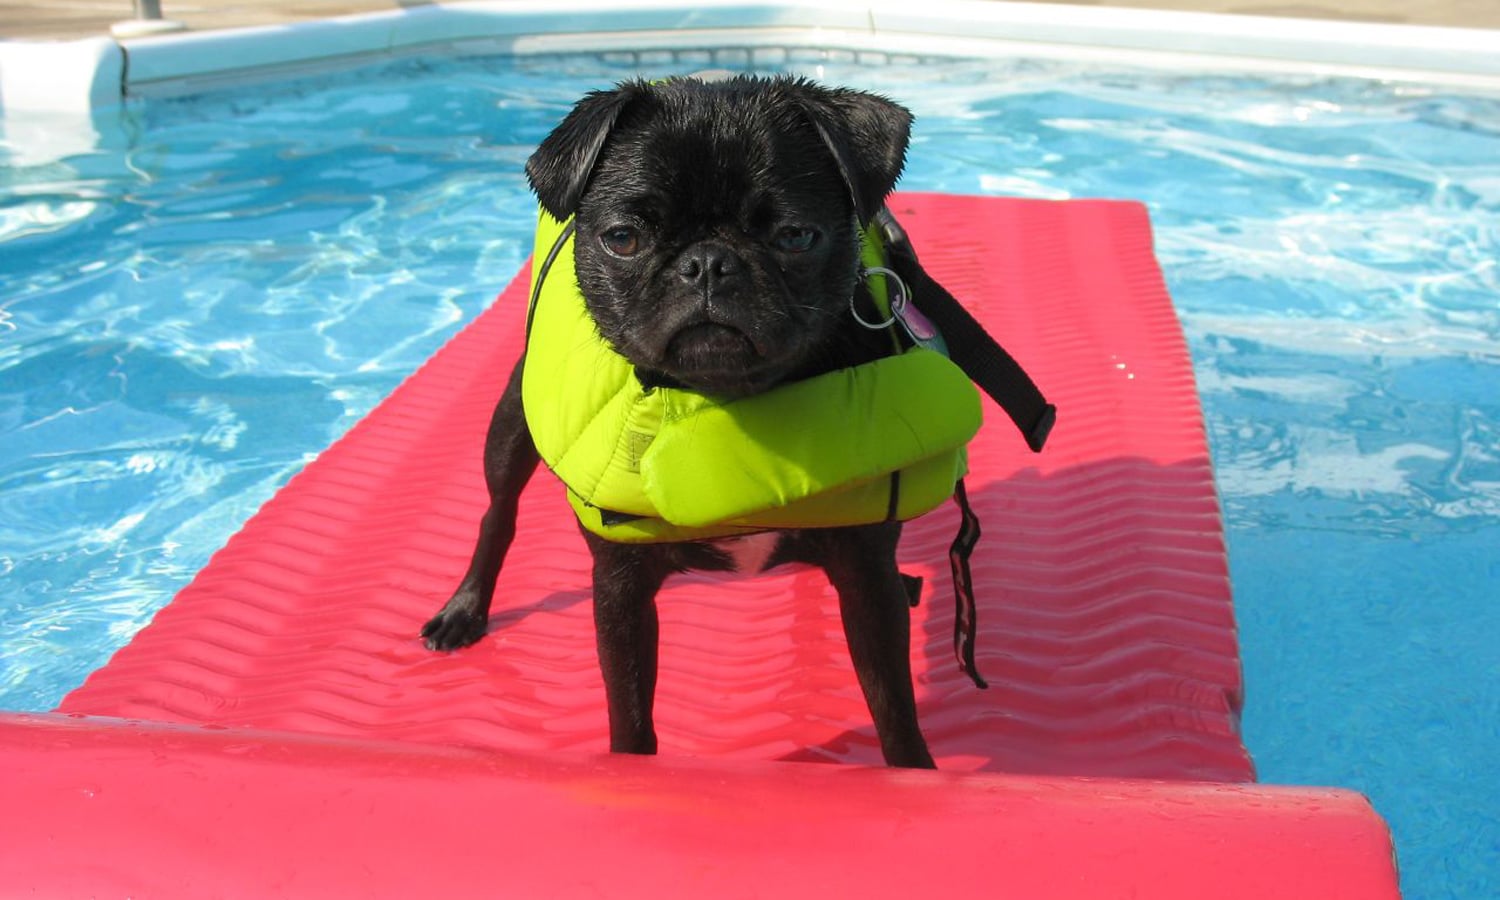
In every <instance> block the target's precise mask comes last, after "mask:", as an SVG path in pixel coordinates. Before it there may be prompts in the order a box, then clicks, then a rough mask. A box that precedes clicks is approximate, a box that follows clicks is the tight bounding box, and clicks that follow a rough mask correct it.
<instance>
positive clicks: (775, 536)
mask: <svg viewBox="0 0 1500 900" xmlns="http://www.w3.org/2000/svg"><path fill="white" fill-rule="evenodd" d="M780 541H781V534H780V533H779V532H775V531H766V532H762V533H760V534H751V535H746V536H745V537H736V538H723V539H721V540H717V541H713V542H712V543H713V546H714V549H715V550H718V551H719V552H720V553H722V554H724V555H725V556H726V557H728V558H729V562H730V564H731V568H730V571H733V572H737V573H739V574H741V575H756V574H759V573H760V572H763V571H765V568H766V563H768V562H770V561H771V554H773V553H775V552H776V545H777V543H779V542H780Z"/></svg>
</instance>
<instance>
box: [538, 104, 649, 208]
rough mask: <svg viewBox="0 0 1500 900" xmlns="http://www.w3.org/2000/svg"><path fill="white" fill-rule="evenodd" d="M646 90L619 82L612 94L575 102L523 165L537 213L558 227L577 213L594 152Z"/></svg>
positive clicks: (594, 158) (597, 153)
mask: <svg viewBox="0 0 1500 900" xmlns="http://www.w3.org/2000/svg"><path fill="white" fill-rule="evenodd" d="M645 90H646V85H645V84H643V83H641V82H623V83H621V84H619V85H617V86H616V87H615V89H614V90H611V91H593V92H590V93H589V94H587V95H585V96H584V98H583V99H582V100H579V101H578V103H577V104H576V105H574V107H573V109H572V110H571V111H570V112H569V113H568V115H567V116H566V117H565V118H564V119H563V120H562V122H561V123H560V124H559V125H558V126H557V127H556V128H554V129H553V130H552V133H551V134H549V135H547V137H546V139H545V140H543V141H542V143H541V146H539V147H537V149H536V152H535V153H533V154H531V158H530V159H528V160H526V178H527V180H529V181H530V182H531V189H532V190H533V191H535V192H536V196H537V200H539V201H540V202H541V204H542V208H543V209H545V210H546V211H547V213H548V214H549V215H551V216H552V217H553V218H554V219H558V220H559V221H561V220H563V219H566V218H567V217H568V216H571V215H573V213H575V212H577V211H578V201H580V200H581V199H583V192H584V190H585V189H587V188H588V185H589V178H590V177H591V176H592V175H593V173H594V164H595V163H596V162H597V161H598V159H599V151H601V150H603V149H604V144H605V141H607V140H608V139H609V133H610V132H611V131H612V130H614V127H615V123H616V122H618V121H619V119H620V114H621V113H622V112H624V111H625V108H626V107H627V106H629V105H630V103H631V101H633V100H635V99H636V97H638V96H640V94H641V93H642V92H644V91H645Z"/></svg>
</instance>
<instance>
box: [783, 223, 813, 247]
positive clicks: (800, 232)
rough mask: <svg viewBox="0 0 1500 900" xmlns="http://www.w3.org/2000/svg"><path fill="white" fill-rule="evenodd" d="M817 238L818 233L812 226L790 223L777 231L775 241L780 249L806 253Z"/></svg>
mask: <svg viewBox="0 0 1500 900" xmlns="http://www.w3.org/2000/svg"><path fill="white" fill-rule="evenodd" d="M817 239H818V233H817V232H816V231H814V230H812V229H811V228H800V227H797V226H795V225H788V226H787V227H785V228H783V229H781V230H780V231H778V232H776V238H775V240H774V243H775V244H776V249H778V250H785V251H787V252H788V253H804V252H806V251H807V250H809V249H811V248H812V245H813V242H814V241H816V240H817Z"/></svg>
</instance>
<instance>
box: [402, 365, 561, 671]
mask: <svg viewBox="0 0 1500 900" xmlns="http://www.w3.org/2000/svg"><path fill="white" fill-rule="evenodd" d="M525 365H526V358H525V356H524V355H523V356H522V357H521V359H520V360H519V361H518V362H517V363H516V366H515V368H514V369H512V370H511V373H510V381H509V382H508V383H507V384H506V386H505V392H504V393H503V394H501V395H500V402H499V403H497V404H496V405H495V412H494V415H492V416H491V417H490V428H489V432H488V434H486V435H485V439H484V480H485V485H486V487H487V488H488V489H489V495H490V506H489V509H487V510H486V511H485V513H484V518H483V519H481V520H480V522H479V540H478V542H477V543H476V544H475V546H474V555H473V557H472V558H471V559H470V560H469V570H468V571H467V572H465V573H464V577H463V580H462V581H461V582H459V585H458V589H457V590H456V591H454V592H453V596H452V597H451V598H449V600H448V602H447V603H445V604H444V605H443V608H442V609H441V610H439V611H438V614H437V615H435V616H433V617H432V619H430V620H429V621H428V622H427V624H426V625H423V626H422V639H423V641H424V642H425V643H426V644H427V646H428V647H429V648H430V649H433V650H456V649H458V648H459V647H466V646H468V645H469V644H472V643H474V642H475V641H477V640H479V639H480V638H482V637H484V630H485V628H486V626H487V625H488V623H489V616H490V603H491V601H492V600H493V599H494V596H495V578H496V577H497V576H498V575H499V574H500V564H501V563H502V562H504V561H505V553H506V551H507V550H509V549H510V544H511V541H512V540H514V539H515V536H516V506H517V504H518V503H519V502H520V499H521V489H522V488H524V487H526V482H528V481H530V480H531V476H532V474H533V473H534V472H536V467H537V463H538V462H540V461H541V458H540V457H539V456H538V455H537V452H536V444H535V443H533V442H532V440H531V431H530V429H528V428H527V427H526V412H525V410H524V409H523V408H522V406H521V372H522V370H523V369H524V368H525Z"/></svg>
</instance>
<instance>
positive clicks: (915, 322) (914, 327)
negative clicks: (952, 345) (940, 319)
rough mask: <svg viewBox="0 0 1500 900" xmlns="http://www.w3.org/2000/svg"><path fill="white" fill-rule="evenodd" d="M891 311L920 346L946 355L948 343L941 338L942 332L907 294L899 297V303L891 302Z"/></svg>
mask: <svg viewBox="0 0 1500 900" xmlns="http://www.w3.org/2000/svg"><path fill="white" fill-rule="evenodd" d="M891 312H892V313H894V314H895V316H896V321H898V322H900V323H901V328H902V329H903V330H905V331H906V333H907V334H908V335H909V336H910V337H911V339H912V340H913V341H914V342H915V343H917V344H919V345H920V346H923V347H926V348H927V349H928V350H936V351H937V352H939V353H941V354H943V355H944V356H947V355H948V344H947V342H946V341H944V340H943V333H942V332H941V331H938V328H937V326H936V325H934V324H932V320H931V319H929V318H927V316H926V315H924V314H923V312H922V311H921V310H920V309H917V306H916V304H915V303H912V302H911V298H910V297H907V296H902V297H901V302H900V303H893V304H891Z"/></svg>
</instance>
